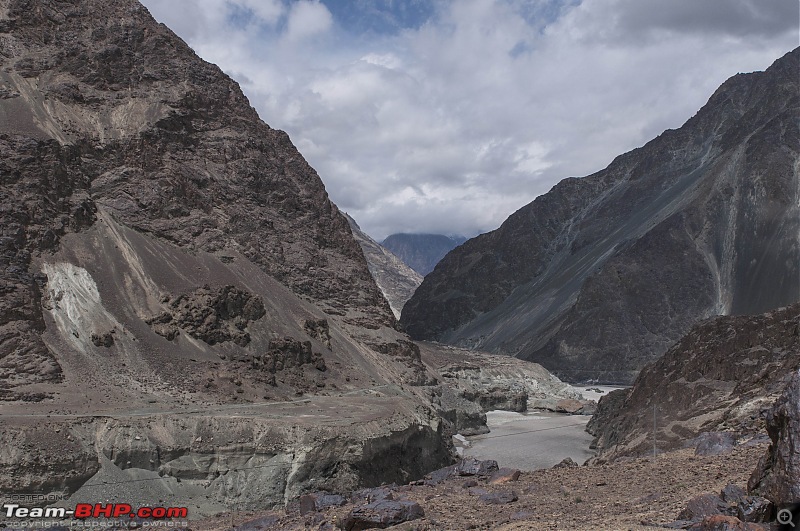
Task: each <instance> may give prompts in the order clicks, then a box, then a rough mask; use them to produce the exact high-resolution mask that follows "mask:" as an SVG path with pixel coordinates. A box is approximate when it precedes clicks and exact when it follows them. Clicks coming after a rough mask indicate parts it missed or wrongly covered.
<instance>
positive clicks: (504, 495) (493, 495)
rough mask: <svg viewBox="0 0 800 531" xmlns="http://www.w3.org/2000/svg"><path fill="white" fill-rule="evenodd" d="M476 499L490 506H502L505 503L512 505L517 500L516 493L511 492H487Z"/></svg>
mask: <svg viewBox="0 0 800 531" xmlns="http://www.w3.org/2000/svg"><path fill="white" fill-rule="evenodd" d="M478 499H479V500H480V501H482V502H483V503H488V504H490V505H503V504H506V503H513V502H515V501H517V500H518V499H519V498H518V497H517V493H516V492H514V491H513V490H512V491H504V492H487V493H486V494H484V495H482V496H481V497H480V498H478Z"/></svg>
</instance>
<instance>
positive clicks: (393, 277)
mask: <svg viewBox="0 0 800 531" xmlns="http://www.w3.org/2000/svg"><path fill="white" fill-rule="evenodd" d="M345 217H347V221H348V222H349V223H350V228H351V229H352V230H353V237H355V239H356V241H357V242H358V244H359V245H360V246H361V250H362V251H363V252H364V258H366V260H367V264H368V265H369V272H370V273H372V278H374V279H375V283H376V284H377V285H378V288H380V290H381V293H383V296H384V297H385V298H386V300H387V301H388V302H389V306H390V307H391V308H392V312H393V313H394V315H395V317H396V318H398V319H399V318H400V312H402V311H403V306H405V304H406V301H408V299H410V298H411V296H412V295H413V294H414V290H416V289H417V288H418V287H419V285H420V284H421V283H422V275H420V274H419V273H417V272H416V271H414V270H413V269H411V268H410V267H409V266H407V265H406V264H405V263H403V261H402V260H400V258H398V257H397V256H395V255H394V253H392V252H391V251H390V250H389V249H387V248H386V247H384V246H382V245H381V244H379V243H378V242H376V241H375V240H373V239H372V238H371V237H370V236H369V235H368V234H367V233H365V232H364V231H362V230H361V227H359V226H358V223H356V220H354V219H353V218H352V217H350V216H348V215H347V214H345Z"/></svg>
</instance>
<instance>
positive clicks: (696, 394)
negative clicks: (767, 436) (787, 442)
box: [587, 304, 800, 461]
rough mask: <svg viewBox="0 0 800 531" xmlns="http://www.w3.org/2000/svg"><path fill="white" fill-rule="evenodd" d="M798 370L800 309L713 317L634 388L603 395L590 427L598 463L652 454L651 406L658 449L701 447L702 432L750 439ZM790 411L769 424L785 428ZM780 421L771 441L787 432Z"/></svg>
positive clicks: (649, 369) (644, 373) (798, 306)
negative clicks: (597, 452) (617, 458)
mask: <svg viewBox="0 0 800 531" xmlns="http://www.w3.org/2000/svg"><path fill="white" fill-rule="evenodd" d="M798 366H800V304H794V305H792V306H789V307H786V308H782V309H779V310H774V311H772V312H769V313H766V314H763V315H758V316H738V317H716V318H713V319H710V320H708V321H705V322H703V323H700V324H698V325H697V326H695V327H694V328H693V329H692V331H691V332H689V334H687V335H686V336H685V337H684V338H683V339H681V340H680V341H679V342H678V343H676V344H675V345H674V346H673V347H672V348H671V349H670V350H669V351H667V353H666V354H664V356H663V357H662V358H661V359H659V360H658V361H656V362H655V363H653V364H651V365H649V366H648V367H646V368H645V369H644V370H642V372H641V374H640V375H639V377H638V378H637V379H636V382H635V383H634V385H633V387H632V388H631V389H626V390H619V391H615V392H613V393H609V395H608V396H606V397H603V398H602V399H601V400H600V403H599V405H598V410H597V413H596V414H595V416H594V417H593V418H592V420H591V421H590V422H589V424H588V425H587V430H589V432H590V433H592V434H593V435H595V437H596V438H595V443H594V444H595V445H596V446H597V447H598V449H599V450H601V454H600V458H599V460H601V461H605V460H609V459H614V458H616V457H620V456H629V455H639V454H643V453H649V452H651V451H652V447H653V439H652V430H653V406H654V405H655V409H656V425H657V432H656V445H657V447H658V449H659V450H661V451H663V450H668V449H672V448H676V447H680V446H683V445H685V444H687V443H688V442H689V441H694V442H695V443H697V442H700V441H698V440H697V439H696V438H697V437H698V435H700V434H702V433H705V432H717V431H722V432H730V435H731V437H732V438H733V440H737V439H739V438H740V437H744V436H752V435H755V434H758V433H760V432H761V431H762V430H763V429H764V418H763V416H762V414H761V412H762V411H763V410H765V409H767V408H769V407H771V406H772V404H773V402H775V400H776V399H777V398H778V397H779V396H780V395H781V393H782V392H783V390H784V388H785V387H786V384H787V381H788V380H789V378H790V376H791V375H792V374H794V373H795V372H796V369H797V367H798ZM788 414H789V413H788V410H787V411H786V412H785V413H780V414H779V415H778V416H779V417H780V418H781V419H784V420H781V421H772V422H778V424H780V422H784V423H785V422H786V421H787V420H788V418H789V417H787V416H786V415H788ZM778 424H774V425H773V427H772V428H770V429H771V430H772V431H773V432H774V433H775V434H776V436H777V433H778V431H779V430H783V429H784V427H783V426H784V424H780V426H781V427H780V428H778ZM768 426H769V424H768ZM786 426H787V427H788V424H787V425H786ZM776 430H778V431H776Z"/></svg>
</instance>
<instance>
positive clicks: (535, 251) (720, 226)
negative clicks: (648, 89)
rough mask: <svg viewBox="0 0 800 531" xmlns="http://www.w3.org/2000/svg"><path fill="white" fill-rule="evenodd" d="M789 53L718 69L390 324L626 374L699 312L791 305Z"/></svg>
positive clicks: (799, 215)
mask: <svg viewBox="0 0 800 531" xmlns="http://www.w3.org/2000/svg"><path fill="white" fill-rule="evenodd" d="M798 61H800V50H798V49H796V50H794V51H792V52H790V53H788V54H786V55H785V56H784V57H782V58H780V59H778V60H777V61H775V63H774V64H773V65H772V66H770V67H769V68H768V69H767V70H766V71H765V72H756V73H751V74H738V75H736V76H734V77H732V78H730V79H729V80H728V81H726V82H725V83H724V84H723V85H722V86H721V87H720V88H719V89H718V90H717V91H716V92H715V93H714V95H713V96H712V97H711V98H710V99H709V101H708V103H707V104H706V105H705V106H703V108H702V109H700V111H699V112H698V113H697V114H696V115H695V116H694V117H692V118H691V119H689V120H688V121H687V122H686V123H685V124H684V125H683V126H682V127H681V128H679V129H677V130H668V131H666V132H664V133H662V134H661V135H660V136H658V137H657V138H655V139H654V140H652V141H650V142H648V143H647V144H646V145H644V146H643V147H641V148H638V149H635V150H633V151H631V152H629V153H626V154H624V155H621V156H619V157H617V158H616V159H615V160H614V161H613V162H612V163H611V164H610V165H609V166H608V167H607V168H605V169H604V170H602V171H599V172H597V173H595V174H592V175H590V176H588V177H584V178H581V179H576V178H569V179H565V180H563V181H561V182H560V183H558V184H557V185H556V186H554V187H553V189H552V190H550V191H549V192H548V193H546V194H544V195H542V196H540V197H538V198H536V199H535V200H534V201H533V202H532V203H530V204H528V205H527V206H525V207H523V208H521V209H520V210H518V211H517V212H515V213H514V214H512V215H511V216H510V217H509V218H508V219H507V220H506V221H505V222H504V223H503V225H502V226H501V227H500V228H498V229H497V230H495V231H493V232H490V233H487V234H483V235H480V236H478V237H477V238H474V239H472V240H469V241H468V242H466V243H464V244H463V245H461V246H460V247H458V248H457V249H455V250H453V251H452V252H450V253H449V254H448V255H447V256H446V257H445V258H444V259H443V260H442V261H441V262H440V263H439V265H438V266H437V268H436V270H435V271H433V272H432V273H431V274H429V275H427V276H426V277H425V280H424V281H423V283H422V285H421V286H420V287H419V288H418V289H417V291H416V292H415V294H414V296H413V297H412V298H411V300H410V301H409V302H408V303H407V304H406V306H405V308H404V309H403V314H402V317H401V319H400V322H401V324H402V325H403V326H404V327H405V330H406V331H408V333H409V334H410V335H411V336H412V337H414V338H425V339H434V340H437V341H441V342H446V343H451V344H457V345H461V346H468V347H472V348H481V349H485V350H489V351H492V352H502V353H507V354H511V355H514V356H517V357H520V358H523V359H527V360H533V361H537V362H539V363H541V364H542V365H544V366H545V367H547V368H548V369H550V370H553V371H554V372H556V374H559V375H561V376H562V377H566V378H568V379H572V380H590V379H593V380H603V381H610V382H621V383H630V382H632V381H633V379H634V378H635V377H636V374H637V373H638V371H639V370H640V369H641V368H642V367H644V366H645V364H647V363H648V362H650V361H653V360H655V359H657V358H658V357H659V356H660V355H662V354H663V353H664V352H665V351H666V350H667V349H668V348H669V347H670V346H671V345H672V344H673V343H674V342H675V341H677V340H678V339H680V338H681V337H682V336H683V335H684V334H685V333H686V332H688V330H689V329H690V328H691V326H692V325H693V324H694V323H696V322H698V321H699V320H702V319H704V318H707V317H710V316H713V315H718V314H722V315H740V314H756V313H761V312H764V311H768V310H770V309H773V308H777V307H781V306H786V305H788V304H791V303H793V302H796V301H798V300H800V241H798V233H799V232H800V172H798V151H800V134H799V133H798V119H797V117H798V113H800V86H799V83H798V79H799V76H798Z"/></svg>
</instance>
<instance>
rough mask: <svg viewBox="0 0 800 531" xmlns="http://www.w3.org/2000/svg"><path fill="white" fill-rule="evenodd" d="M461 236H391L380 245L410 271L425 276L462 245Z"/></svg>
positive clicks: (462, 239) (402, 234) (463, 239)
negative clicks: (403, 263)
mask: <svg viewBox="0 0 800 531" xmlns="http://www.w3.org/2000/svg"><path fill="white" fill-rule="evenodd" d="M465 241H466V238H464V237H461V236H445V235H443V234H406V233H400V234H391V235H389V236H387V237H386V239H385V240H383V241H382V242H381V245H383V246H384V247H386V248H387V249H389V250H390V251H391V252H392V253H394V254H395V255H396V256H398V257H399V258H400V259H401V260H402V261H403V262H405V263H406V264H407V265H408V266H409V267H410V268H411V269H413V270H414V271H416V272H417V273H419V274H420V275H422V276H425V275H427V274H428V273H430V272H431V271H433V268H435V267H436V264H438V263H439V261H440V260H441V259H442V258H444V256H445V255H446V254H447V253H449V252H450V251H452V250H453V249H455V248H456V247H458V246H459V245H461V244H462V243H464V242H465Z"/></svg>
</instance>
